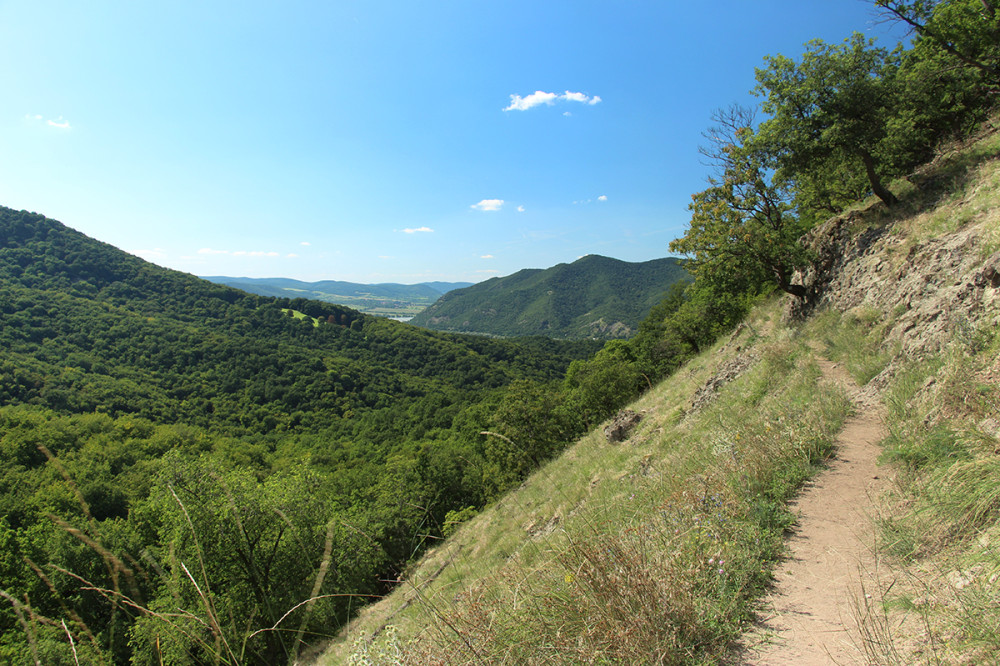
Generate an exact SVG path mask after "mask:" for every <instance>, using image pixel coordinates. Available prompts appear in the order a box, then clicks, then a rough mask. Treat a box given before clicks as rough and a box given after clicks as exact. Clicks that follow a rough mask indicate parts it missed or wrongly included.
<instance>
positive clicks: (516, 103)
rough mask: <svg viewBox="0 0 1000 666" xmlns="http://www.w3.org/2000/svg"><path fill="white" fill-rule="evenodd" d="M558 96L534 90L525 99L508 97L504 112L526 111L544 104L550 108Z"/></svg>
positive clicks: (514, 96)
mask: <svg viewBox="0 0 1000 666" xmlns="http://www.w3.org/2000/svg"><path fill="white" fill-rule="evenodd" d="M558 97H559V95H557V94H555V93H550V92H542V91H541V90H536V91H535V92H533V93H531V94H530V95H528V96H527V97H521V96H520V95H511V96H510V105H509V106H508V107H507V108H505V109H504V111H527V110H528V109H530V108H533V107H536V106H539V105H541V104H545V105H547V106H552V104H553V103H554V102H555V101H556V99H557V98H558Z"/></svg>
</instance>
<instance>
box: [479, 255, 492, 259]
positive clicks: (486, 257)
mask: <svg viewBox="0 0 1000 666" xmlns="http://www.w3.org/2000/svg"><path fill="white" fill-rule="evenodd" d="M479 258H480V259H492V258H493V255H492V254H484V255H483V256H481V257H479Z"/></svg>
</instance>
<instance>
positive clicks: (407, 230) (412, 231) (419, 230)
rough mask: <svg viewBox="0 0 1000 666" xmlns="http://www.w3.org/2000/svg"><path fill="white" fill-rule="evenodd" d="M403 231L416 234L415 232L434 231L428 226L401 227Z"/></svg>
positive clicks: (430, 232)
mask: <svg viewBox="0 0 1000 666" xmlns="http://www.w3.org/2000/svg"><path fill="white" fill-rule="evenodd" d="M403 233H404V234H416V233H421V234H432V233H434V230H433V229H431V228H430V227H418V228H416V229H403Z"/></svg>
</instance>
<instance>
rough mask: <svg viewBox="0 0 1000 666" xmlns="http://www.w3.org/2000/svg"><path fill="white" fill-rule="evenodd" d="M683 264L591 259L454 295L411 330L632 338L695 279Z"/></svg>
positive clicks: (422, 315) (527, 272) (533, 271)
mask: <svg viewBox="0 0 1000 666" xmlns="http://www.w3.org/2000/svg"><path fill="white" fill-rule="evenodd" d="M683 264H684V262H683V260H681V259H674V258H666V259H654V260H652V261H644V262H641V263H630V262H626V261H620V260H618V259H611V258H609V257H602V256H599V255H595V254H591V255H587V256H586V257H583V258H581V259H578V260H577V261H574V262H573V263H571V264H559V265H558V266H553V267H552V268H548V269H545V270H541V269H525V270H522V271H518V272H517V273H514V274H513V275H509V276H507V277H502V278H493V279H491V280H487V281H485V282H480V283H478V284H475V285H472V286H471V287H466V288H464V289H457V290H454V291H450V292H448V293H447V294H445V295H444V296H442V297H441V298H440V300H438V301H437V302H436V303H434V304H433V305H431V306H430V307H428V308H427V309H426V310H424V311H423V312H421V313H419V314H418V315H416V316H415V317H414V318H413V319H412V320H411V323H412V324H416V325H418V326H423V327H426V328H431V329H435V330H440V331H456V332H463V333H481V334H490V335H503V336H518V335H546V336H549V337H553V338H599V339H614V338H627V337H630V336H632V335H633V334H635V332H636V330H637V329H638V327H639V322H640V321H641V320H642V319H643V318H644V317H645V316H646V315H647V314H648V313H649V311H650V309H652V307H653V306H654V305H656V304H657V303H659V302H660V301H661V300H662V299H663V297H664V296H665V295H666V293H667V290H668V289H669V288H670V286H671V285H672V284H674V283H675V282H678V281H681V280H688V279H690V276H689V274H688V272H687V271H686V270H684V266H683Z"/></svg>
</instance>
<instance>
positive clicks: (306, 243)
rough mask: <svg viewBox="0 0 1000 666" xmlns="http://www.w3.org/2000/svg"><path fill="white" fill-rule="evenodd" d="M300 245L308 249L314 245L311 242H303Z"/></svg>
mask: <svg viewBox="0 0 1000 666" xmlns="http://www.w3.org/2000/svg"><path fill="white" fill-rule="evenodd" d="M299 245H304V246H306V247H308V246H309V245H312V243H310V242H309V241H302V242H301V243H299Z"/></svg>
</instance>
